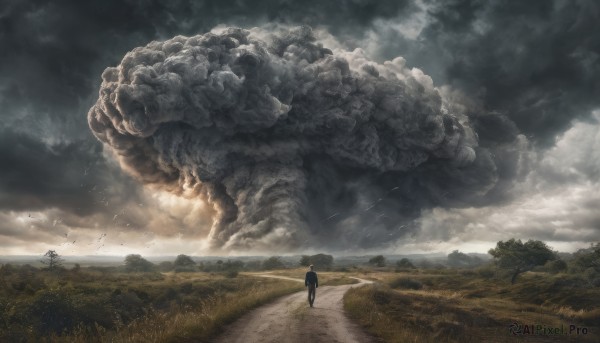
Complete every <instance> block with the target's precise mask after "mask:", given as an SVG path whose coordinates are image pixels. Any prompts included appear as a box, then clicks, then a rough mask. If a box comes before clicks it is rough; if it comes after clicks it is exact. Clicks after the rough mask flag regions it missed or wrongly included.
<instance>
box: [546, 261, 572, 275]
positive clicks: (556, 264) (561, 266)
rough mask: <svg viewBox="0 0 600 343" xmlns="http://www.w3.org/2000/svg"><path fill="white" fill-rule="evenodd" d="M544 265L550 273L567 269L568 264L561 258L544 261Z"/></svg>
mask: <svg viewBox="0 0 600 343" xmlns="http://www.w3.org/2000/svg"><path fill="white" fill-rule="evenodd" d="M546 267H547V270H548V271H549V272H550V273H552V274H556V273H560V272H563V271H565V270H567V267H568V266H567V262H565V261H563V260H554V261H550V262H548V263H546Z"/></svg>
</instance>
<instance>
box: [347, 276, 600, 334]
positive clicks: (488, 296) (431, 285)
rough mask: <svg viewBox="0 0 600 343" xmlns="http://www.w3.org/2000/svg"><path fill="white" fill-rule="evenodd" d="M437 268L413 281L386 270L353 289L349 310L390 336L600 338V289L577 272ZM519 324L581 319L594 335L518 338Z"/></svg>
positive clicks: (556, 323)
mask: <svg viewBox="0 0 600 343" xmlns="http://www.w3.org/2000/svg"><path fill="white" fill-rule="evenodd" d="M430 273H431V272H428V274H426V275H418V274H411V275H410V279H407V278H406V276H408V275H406V276H401V277H399V278H398V274H397V273H396V274H391V273H390V274H383V273H380V274H378V275H377V277H378V278H379V280H380V282H379V283H378V284H375V285H373V286H365V287H361V288H354V289H351V290H350V291H348V292H347V293H346V295H345V296H344V308H345V310H346V312H347V313H348V315H349V316H350V317H351V318H353V319H354V320H355V321H357V322H358V323H359V324H360V325H362V326H363V327H364V328H365V329H366V330H368V331H369V332H371V333H372V334H373V335H375V336H377V337H379V338H380V339H381V340H382V341H384V342H436V343H437V342H514V341H522V340H527V341H535V342H555V341H557V342H558V341H560V342H600V308H598V307H597V306H596V305H595V304H596V303H597V302H598V298H599V297H600V289H598V288H590V287H589V286H586V285H585V284H581V283H579V281H578V280H577V278H576V277H574V278H565V276H560V275H558V276H556V275H549V274H537V275H529V276H528V275H523V278H522V280H520V281H519V282H518V283H517V284H515V285H510V283H508V282H500V281H498V280H488V279H486V278H485V277H482V276H480V275H478V274H476V273H472V274H468V275H466V274H464V275H463V274H461V273H457V272H454V273H450V272H448V271H444V272H443V273H440V274H439V275H431V274H430ZM407 280H408V281H407ZM415 285H418V286H419V287H416V286H415ZM421 285H422V288H421ZM390 286H391V287H393V288H394V289H392V288H391V287H390ZM582 297H585V298H586V299H587V301H585V302H583V301H581V300H582ZM542 299H543V300H542ZM513 322H518V323H520V324H528V325H531V324H536V325H538V324H539V325H543V326H546V327H560V326H561V325H564V326H566V327H568V326H569V325H571V324H574V325H577V326H578V327H584V326H585V327H587V328H588V334H587V335H579V336H575V335H563V336H560V337H558V336H548V335H546V336H541V335H539V336H534V335H530V336H513V335H512V334H510V333H509V330H508V328H509V326H510V324H512V323H513Z"/></svg>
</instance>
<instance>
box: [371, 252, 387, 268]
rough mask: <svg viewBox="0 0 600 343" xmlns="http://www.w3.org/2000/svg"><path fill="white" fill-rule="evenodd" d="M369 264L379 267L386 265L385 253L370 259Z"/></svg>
mask: <svg viewBox="0 0 600 343" xmlns="http://www.w3.org/2000/svg"><path fill="white" fill-rule="evenodd" d="M369 264H372V265H375V266H377V267H385V257H383V255H377V256H375V257H373V258H371V259H370V260H369Z"/></svg>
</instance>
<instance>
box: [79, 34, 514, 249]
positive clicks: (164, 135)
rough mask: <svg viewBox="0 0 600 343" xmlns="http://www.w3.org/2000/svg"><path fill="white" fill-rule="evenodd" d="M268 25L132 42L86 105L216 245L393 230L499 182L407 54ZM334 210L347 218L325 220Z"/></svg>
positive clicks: (96, 123)
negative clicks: (184, 197) (198, 201)
mask: <svg viewBox="0 0 600 343" xmlns="http://www.w3.org/2000/svg"><path fill="white" fill-rule="evenodd" d="M270 31H271V32H275V33H273V34H268V33H267V32H268V31H265V30H261V29H254V30H251V31H246V30H241V29H238V28H228V29H224V30H223V31H222V32H221V33H218V32H216V33H207V34H205V35H198V36H193V37H189V38H188V37H183V36H179V37H175V38H173V39H171V40H167V41H165V42H153V43H150V44H149V45H147V46H145V47H140V48H136V49H134V50H133V51H132V52H130V53H128V54H127V55H126V56H125V57H124V58H123V60H122V61H121V64H120V65H119V66H118V67H116V68H108V69H106V70H105V71H104V73H103V75H102V77H103V83H102V86H101V89H100V96H99V99H98V102H97V103H96V105H95V106H94V107H92V109H91V110H90V112H89V117H88V120H89V124H90V127H91V129H92V131H93V132H94V134H95V135H96V137H98V138H99V139H100V140H101V141H103V142H104V143H106V144H108V146H110V147H111V148H112V149H114V151H115V152H116V153H117V154H118V155H119V156H120V160H121V163H122V165H123V166H124V167H125V168H127V169H129V170H130V171H131V172H132V173H133V175H135V176H137V177H138V178H139V179H141V180H142V181H144V182H145V183H148V184H154V185H159V186H161V187H166V188H167V189H170V190H172V191H175V192H178V193H183V194H185V193H186V192H187V191H188V190H194V191H195V194H200V195H202V196H204V197H205V198H206V199H207V200H209V201H210V202H211V203H212V204H213V205H214V206H215V207H216V208H217V211H218V213H219V214H218V215H217V218H216V223H215V227H214V228H213V232H212V233H211V238H213V240H214V242H215V243H217V244H219V245H225V246H226V247H230V248H255V247H256V246H257V245H258V244H265V245H266V246H273V245H276V246H277V245H278V246H280V247H281V248H284V249H285V248H286V247H288V246H297V245H298V244H300V243H301V242H302V241H303V240H305V239H309V238H310V233H312V234H314V235H316V236H317V237H321V236H323V235H327V234H328V233H329V234H330V233H332V232H335V230H334V229H335V227H336V221H338V220H339V219H342V220H343V221H346V223H343V222H342V223H340V226H341V228H340V229H342V230H347V231H356V230H358V229H363V228H364V227H365V225H366V222H367V220H368V221H371V222H372V221H374V220H377V221H381V223H380V224H379V226H382V227H385V228H386V229H388V230H392V229H393V228H394V227H395V226H397V225H398V222H399V221H400V222H402V219H403V217H407V218H410V217H411V216H414V215H415V214H416V213H418V212H419V210H420V208H422V207H428V206H432V205H436V204H440V203H443V202H447V203H451V202H452V200H451V199H457V200H456V201H458V202H469V201H470V200H472V199H478V198H480V197H482V196H484V195H485V194H486V193H487V192H488V191H489V190H490V189H491V188H493V187H494V186H495V184H496V182H497V181H498V174H497V169H498V168H497V166H496V165H495V163H494V160H493V158H492V156H491V153H490V152H489V151H487V150H485V149H481V148H479V147H478V143H477V140H476V139H475V136H474V133H473V130H472V128H471V127H470V123H469V121H468V119H467V117H466V116H464V115H463V114H462V113H448V112H447V110H446V109H445V106H444V105H443V99H442V97H441V95H440V94H439V92H438V90H437V89H436V88H434V87H433V83H432V81H431V79H430V78H429V77H428V76H427V75H424V74H423V73H422V72H421V71H419V70H410V69H408V68H406V67H405V65H404V60H403V59H402V58H397V59H394V60H393V61H389V62H386V63H384V64H377V63H375V62H373V61H370V60H368V59H367V58H366V57H365V56H364V55H363V54H362V53H361V52H360V51H359V50H356V51H354V52H345V51H338V52H337V53H333V52H332V51H331V50H329V49H327V48H326V47H323V45H322V44H321V43H319V42H317V41H316V39H315V37H314V36H313V33H312V31H311V29H310V28H309V27H299V28H294V29H278V30H275V31H273V30H270ZM490 116H493V115H490ZM498 123H499V121H498V120H496V123H495V125H496V127H497V132H498V131H506V129H504V128H503V126H502V125H498ZM507 127H509V128H510V129H511V130H512V129H513V128H512V126H510V125H507ZM513 141H514V138H513V139H509V140H508V142H507V143H511V144H512V143H513ZM448 193H452V195H451V196H448V197H446V195H447V194H448ZM377 196H379V198H376V197H377ZM444 199H450V200H444ZM409 201H410V202H409ZM340 202H341V203H342V204H341V205H342V206H339V205H340V204H339V203H340ZM338 206H339V210H338ZM402 208H404V211H403V210H402ZM334 210H338V211H341V212H347V211H348V210H352V212H353V213H351V214H348V213H344V214H343V215H340V216H339V217H340V218H338V219H336V220H334V221H331V222H327V223H324V222H323V221H324V220H327V218H328V217H330V213H332V212H333V211H334ZM403 212H404V213H403ZM350 222H352V223H350ZM372 231H376V229H375V228H374V229H372ZM394 233H396V232H392V234H394ZM376 236H378V237H374V242H371V243H369V242H365V243H364V244H365V245H368V244H372V243H380V242H381V239H382V238H383V237H381V235H380V234H377V235H376Z"/></svg>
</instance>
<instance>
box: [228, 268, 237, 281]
mask: <svg viewBox="0 0 600 343" xmlns="http://www.w3.org/2000/svg"><path fill="white" fill-rule="evenodd" d="M237 275H238V272H237V270H228V271H226V272H225V277H227V278H230V279H233V278H235V277H237Z"/></svg>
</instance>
